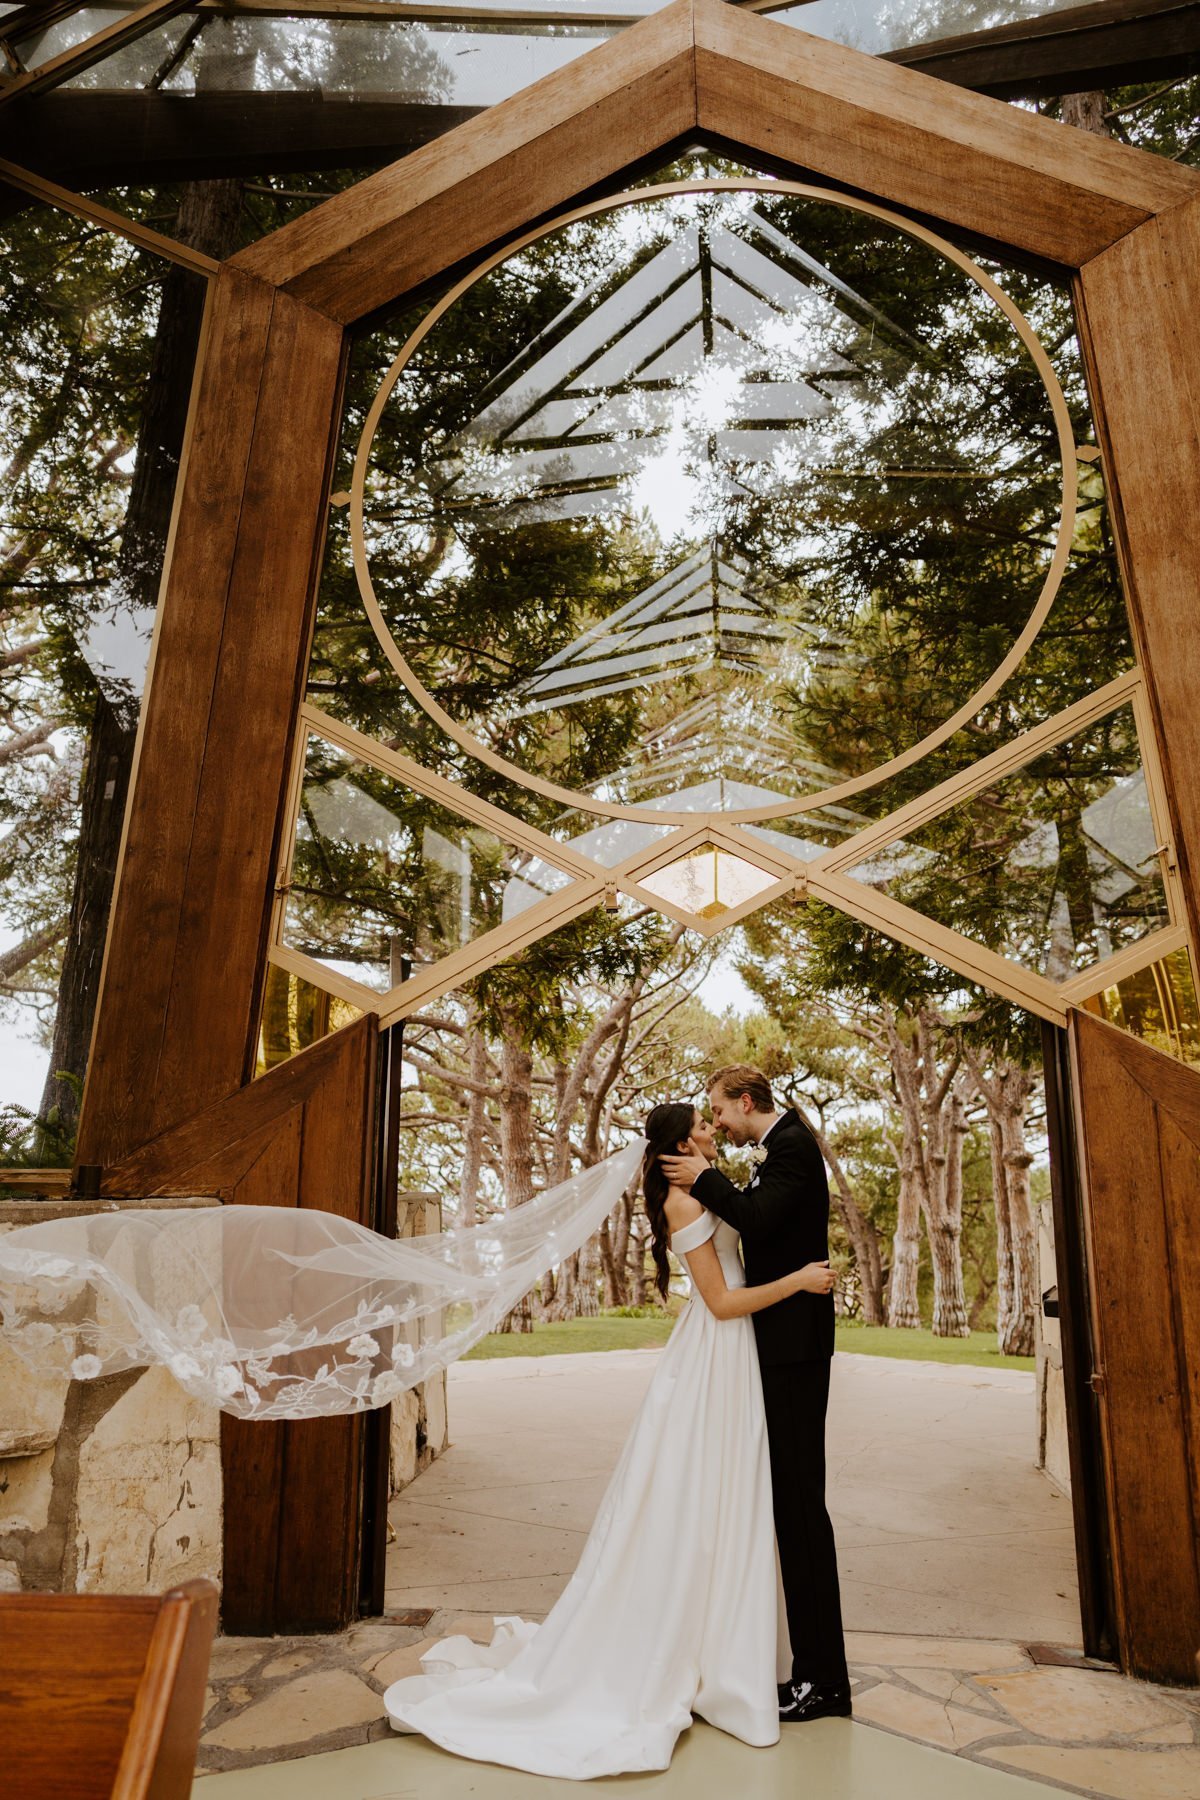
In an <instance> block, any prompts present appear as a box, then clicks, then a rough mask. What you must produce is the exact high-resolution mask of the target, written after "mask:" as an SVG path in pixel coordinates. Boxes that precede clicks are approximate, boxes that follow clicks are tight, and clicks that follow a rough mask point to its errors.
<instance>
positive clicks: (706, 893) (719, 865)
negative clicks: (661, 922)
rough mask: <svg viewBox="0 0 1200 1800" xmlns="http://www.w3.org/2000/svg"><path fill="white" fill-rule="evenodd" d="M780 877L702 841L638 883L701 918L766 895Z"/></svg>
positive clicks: (682, 909)
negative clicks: (696, 846)
mask: <svg viewBox="0 0 1200 1800" xmlns="http://www.w3.org/2000/svg"><path fill="white" fill-rule="evenodd" d="M778 880H779V877H778V875H769V874H768V873H767V871H766V870H765V869H760V868H758V867H757V865H756V864H754V863H749V862H746V861H745V860H744V859H743V858H742V857H740V856H734V855H732V854H731V853H730V852H729V851H728V850H722V849H719V848H718V847H717V846H716V845H715V844H702V845H701V846H700V847H699V848H698V849H696V850H688V851H685V853H684V854H683V855H682V856H678V857H676V859H675V861H674V862H670V863H667V864H666V865H665V867H663V868H661V869H656V870H655V871H654V873H653V874H652V875H643V876H642V877H641V878H640V880H639V884H638V885H639V886H640V887H643V888H645V890H646V892H647V893H649V894H654V895H655V896H656V898H658V899H659V900H665V901H666V902H667V903H668V905H670V906H673V907H675V908H676V909H677V910H678V911H679V912H683V913H691V914H692V916H693V917H694V918H697V919H718V918H720V916H721V914H722V913H726V912H732V910H733V908H734V907H735V906H742V905H744V904H745V902H746V901H747V900H753V899H754V897H755V896H756V895H757V894H765V893H766V891H767V889H768V888H769V887H774V886H775V884H776V882H777V881H778Z"/></svg>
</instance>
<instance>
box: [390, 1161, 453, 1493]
mask: <svg viewBox="0 0 1200 1800" xmlns="http://www.w3.org/2000/svg"><path fill="white" fill-rule="evenodd" d="M398 1218H399V1229H398V1231H397V1234H396V1235H397V1236H398V1237H402V1238H405V1237H424V1236H425V1234H426V1233H427V1232H431V1231H440V1230H441V1229H442V1208H441V1201H440V1200H439V1199H438V1196H437V1195H436V1194H429V1193H422V1192H418V1191H412V1192H409V1193H403V1194H401V1195H400V1206H399V1214H398ZM448 1441H449V1439H448V1425H447V1419H446V1376H445V1373H444V1372H443V1373H442V1374H440V1375H434V1376H433V1377H431V1379H430V1380H429V1381H422V1382H419V1383H418V1384H417V1386H416V1387H415V1388H409V1389H408V1391H407V1392H406V1393H404V1394H401V1396H400V1398H399V1399H398V1400H393V1401H392V1475H391V1493H392V1494H393V1495H396V1494H398V1493H400V1492H401V1490H402V1489H404V1488H406V1487H407V1486H408V1484H409V1482H410V1481H415V1480H416V1478H417V1476H418V1475H419V1474H420V1473H421V1471H422V1469H427V1468H428V1467H429V1465H430V1463H431V1462H433V1460H434V1458H435V1457H438V1456H440V1455H441V1454H442V1451H443V1450H444V1449H445V1448H446V1445H447V1442H448Z"/></svg>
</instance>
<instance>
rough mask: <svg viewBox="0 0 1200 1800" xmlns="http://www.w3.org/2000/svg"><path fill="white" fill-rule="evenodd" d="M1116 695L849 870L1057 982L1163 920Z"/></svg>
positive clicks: (1129, 722)
mask: <svg viewBox="0 0 1200 1800" xmlns="http://www.w3.org/2000/svg"><path fill="white" fill-rule="evenodd" d="M1159 844H1160V840H1159V837H1158V834H1157V831H1156V829H1155V822H1154V818H1153V816H1152V814H1151V810H1150V800H1149V795H1148V793H1147V789H1146V778H1145V774H1144V772H1143V769H1142V763H1141V752H1140V749H1139V745H1138V737H1137V730H1136V727H1135V725H1134V719H1133V711H1132V708H1130V707H1122V708H1121V709H1120V710H1119V711H1117V712H1114V713H1111V714H1110V715H1109V716H1108V717H1107V718H1105V719H1102V720H1100V721H1099V723H1098V724H1096V725H1092V726H1090V727H1089V728H1088V729H1087V730H1086V731H1082V732H1080V733H1078V734H1077V735H1076V736H1074V737H1072V738H1070V739H1068V740H1067V742H1066V743H1063V744H1059V745H1057V746H1056V747H1055V748H1054V749H1052V750H1048V751H1046V752H1045V754H1044V755H1042V756H1040V757H1038V759H1037V760H1036V761H1035V762H1033V763H1031V764H1030V765H1029V767H1028V768H1025V769H1022V770H1020V771H1018V772H1017V773H1016V774H1014V775H1009V776H1006V777H1004V778H1002V779H1000V780H998V781H996V782H994V783H992V784H991V785H989V786H988V787H987V788H985V789H984V790H983V791H982V792H981V793H978V794H975V795H973V796H972V797H971V798H970V799H968V800H966V801H964V802H963V803H962V804H961V805H959V806H956V807H952V808H951V809H950V810H949V811H948V812H945V813H943V814H942V815H941V816H940V817H938V818H936V819H933V820H932V821H930V822H929V823H928V824H926V825H923V826H921V827H920V828H919V829H918V830H916V831H914V832H912V833H910V834H909V835H908V836H906V837H905V838H903V839H902V840H900V841H899V842H897V843H893V844H889V845H887V846H886V847H885V848H883V849H881V850H879V851H877V852H876V853H875V854H874V855H873V856H871V857H869V858H868V859H867V860H866V861H865V862H863V863H861V864H860V865H859V866H858V867H857V868H854V869H851V870H850V871H849V873H850V874H851V875H852V876H854V877H855V879H856V880H858V881H863V882H867V883H869V884H870V885H872V886H874V887H878V888H880V889H882V890H883V892H885V893H886V894H888V895H890V896H891V898H893V899H895V900H900V901H902V902H903V903H904V904H905V905H908V906H912V907H914V908H916V909H917V910H918V911H920V912H922V913H924V914H926V915H927V916H928V917H929V918H933V919H936V920H937V921H938V922H939V923H940V924H944V925H949V926H952V927H953V929H954V930H956V931H959V932H961V933H962V934H963V935H964V936H966V937H969V938H973V939H975V940H976V941H979V942H982V943H985V944H986V945H987V946H988V947H989V948H990V949H993V950H998V951H1001V952H1002V953H1003V954H1005V955H1007V956H1009V957H1012V958H1013V959H1014V960H1015V961H1017V962H1021V963H1024V964H1025V965H1026V966H1027V967H1030V968H1034V969H1037V970H1038V972H1039V973H1041V974H1044V975H1047V976H1048V977H1049V978H1050V979H1051V980H1052V981H1065V980H1068V979H1069V978H1070V977H1071V976H1072V975H1073V974H1075V973H1076V971H1078V970H1080V969H1084V968H1087V967H1088V966H1089V965H1090V964H1091V963H1094V962H1098V961H1099V960H1100V959H1101V958H1102V957H1106V956H1111V955H1113V954H1114V953H1115V952H1116V951H1118V950H1121V949H1124V948H1125V947H1126V945H1128V944H1131V943H1135V942H1136V941H1137V940H1138V939H1139V938H1143V937H1145V936H1146V935H1147V934H1148V933H1149V932H1151V931H1154V930H1156V929H1158V928H1159V927H1160V926H1164V925H1167V924H1168V923H1169V916H1168V912H1167V901H1166V894H1165V892H1164V889H1163V879H1162V871H1161V868H1160V864H1159V858H1158V855H1157V854H1156V852H1157V850H1158V848H1159Z"/></svg>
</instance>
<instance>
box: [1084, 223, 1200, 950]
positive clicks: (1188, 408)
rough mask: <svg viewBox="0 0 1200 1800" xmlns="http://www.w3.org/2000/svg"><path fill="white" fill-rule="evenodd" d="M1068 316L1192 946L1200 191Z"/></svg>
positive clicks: (1130, 241) (1197, 844)
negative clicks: (1077, 345)
mask: <svg viewBox="0 0 1200 1800" xmlns="http://www.w3.org/2000/svg"><path fill="white" fill-rule="evenodd" d="M1077 312H1078V316H1079V324H1080V339H1081V342H1082V344H1083V349H1084V355H1085V360H1086V362H1087V365H1088V373H1089V381H1090V387H1091V395H1092V405H1093V410H1094V413H1095V417H1096V426H1097V432H1098V436H1099V439H1100V443H1101V445H1102V446H1103V449H1104V462H1105V473H1106V480H1107V486H1108V496H1109V510H1110V514H1111V516H1112V519H1113V525H1114V530H1115V535H1116V539H1117V549H1118V554H1119V556H1120V559H1121V566H1122V573H1123V575H1124V580H1125V592H1126V597H1127V599H1128V601H1129V610H1130V617H1131V621H1132V625H1133V630H1134V635H1135V638H1136V641H1137V645H1138V652H1139V657H1140V660H1141V663H1142V667H1143V669H1144V670H1145V673H1146V690H1147V697H1148V701H1149V711H1150V714H1151V717H1152V718H1153V721H1154V727H1155V736H1156V739H1157V746H1158V755H1159V761H1160V763H1161V765H1162V771H1163V781H1164V785H1165V788H1166V795H1167V803H1168V807H1169V810H1170V814H1171V823H1172V827H1173V835H1174V840H1175V851H1176V855H1177V858H1178V865H1179V876H1180V881H1181V885H1182V888H1183V894H1184V900H1185V903H1186V906H1187V912H1188V920H1189V924H1190V926H1191V931H1192V942H1193V944H1200V706H1198V705H1197V698H1196V697H1197V695H1198V694H1200V536H1198V535H1197V532H1196V506H1197V497H1198V496H1200V348H1198V346H1197V340H1196V320H1197V318H1200V200H1190V201H1188V202H1187V203H1186V204H1185V205H1182V206H1179V207H1176V208H1175V209H1174V210H1173V211H1171V212H1167V213H1164V214H1163V215H1162V216H1161V217H1160V218H1157V219H1154V220H1151V221H1150V222H1148V223H1147V224H1145V225H1143V226H1142V227H1141V228H1140V230H1138V231H1135V232H1132V233H1130V235H1129V236H1128V237H1125V238H1123V239H1122V240H1121V242H1120V243H1118V244H1115V245H1114V246H1113V247H1112V248H1111V249H1110V250H1108V251H1106V252H1105V253H1104V254H1103V255H1101V256H1098V257H1096V258H1095V259H1094V260H1093V261H1092V262H1089V263H1087V264H1086V265H1085V266H1084V268H1083V269H1082V270H1081V272H1080V275H1079V279H1078V282H1077Z"/></svg>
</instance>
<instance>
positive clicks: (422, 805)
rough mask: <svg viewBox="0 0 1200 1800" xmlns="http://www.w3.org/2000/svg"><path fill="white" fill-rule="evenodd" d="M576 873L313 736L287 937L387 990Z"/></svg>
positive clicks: (380, 990) (366, 984)
mask: <svg viewBox="0 0 1200 1800" xmlns="http://www.w3.org/2000/svg"><path fill="white" fill-rule="evenodd" d="M570 879H571V878H570V876H569V875H566V874H564V873H563V872H562V871H561V870H560V869H557V868H554V867H552V866H551V865H550V864H549V863H547V862H545V861H544V860H542V859H541V858H535V857H532V856H530V855H528V854H527V853H524V852H522V851H520V850H517V849H515V848H513V847H512V846H511V845H509V844H506V843H504V842H502V840H501V839H500V838H498V837H496V836H495V835H494V834H493V833H492V832H490V831H488V830H486V829H484V828H483V827H481V826H478V825H475V824H472V823H471V822H470V821H469V820H467V819H464V818H460V817H459V816H458V814H456V813H453V812H451V811H449V810H448V809H447V808H446V807H444V806H439V805H438V804H437V802H436V801H433V800H429V799H426V797H425V796H424V795H422V794H418V793H415V792H414V791H413V790H412V789H410V788H408V787H406V786H405V785H404V784H403V783H402V782H399V781H396V780H394V779H393V778H392V777H390V776H388V775H385V774H383V773H382V772H381V771H380V770H378V769H375V768H373V767H371V766H370V765H369V764H367V763H364V762H358V761H356V760H355V759H354V758H352V757H351V756H349V755H347V754H346V753H345V752H343V751H341V750H339V749H337V748H335V747H334V746H332V745H330V744H327V743H325V742H323V741H322V740H321V739H318V738H316V737H312V738H310V739H309V743H308V752H307V758H306V764H305V775H304V787H303V792H302V797H301V804H300V816H299V819H298V822H297V827H296V844H295V852H294V855H293V859H292V871H291V877H290V882H289V886H288V893H287V903H286V911H285V917H284V928H283V941H284V943H285V945H287V946H288V948H290V949H293V950H297V951H300V952H301V953H302V954H304V955H306V956H310V957H312V958H313V959H314V960H315V961H318V962H322V963H324V964H326V965H327V966H328V967H329V968H331V969H333V970H335V971H337V972H339V973H341V974H344V975H348V976H349V977H350V978H351V979H352V980H354V981H357V982H359V983H361V984H362V985H363V986H364V987H369V988H372V989H374V990H375V991H376V992H378V993H386V992H387V991H388V989H389V988H391V987H394V986H395V985H396V984H397V983H398V982H399V981H400V980H401V979H402V961H403V959H405V958H407V959H413V958H419V959H420V960H421V961H423V962H432V961H436V960H437V959H438V958H439V957H442V956H448V955H450V954H452V952H454V951H455V950H458V949H461V948H462V947H463V946H464V945H466V944H469V943H471V942H473V941H474V939H475V938H477V937H480V936H482V934H483V933H484V932H486V931H489V930H491V929H492V928H493V927H495V926H498V925H501V924H504V923H506V922H507V921H508V920H510V919H513V918H515V917H517V916H518V915H519V914H520V913H522V912H524V911H526V910H527V909H528V908H529V907H531V906H535V905H537V904H538V902H539V901H541V900H544V899H545V898H546V896H547V895H548V894H550V893H553V892H555V891H557V890H558V889H560V888H563V887H566V886H567V885H568V884H569V882H570Z"/></svg>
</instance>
